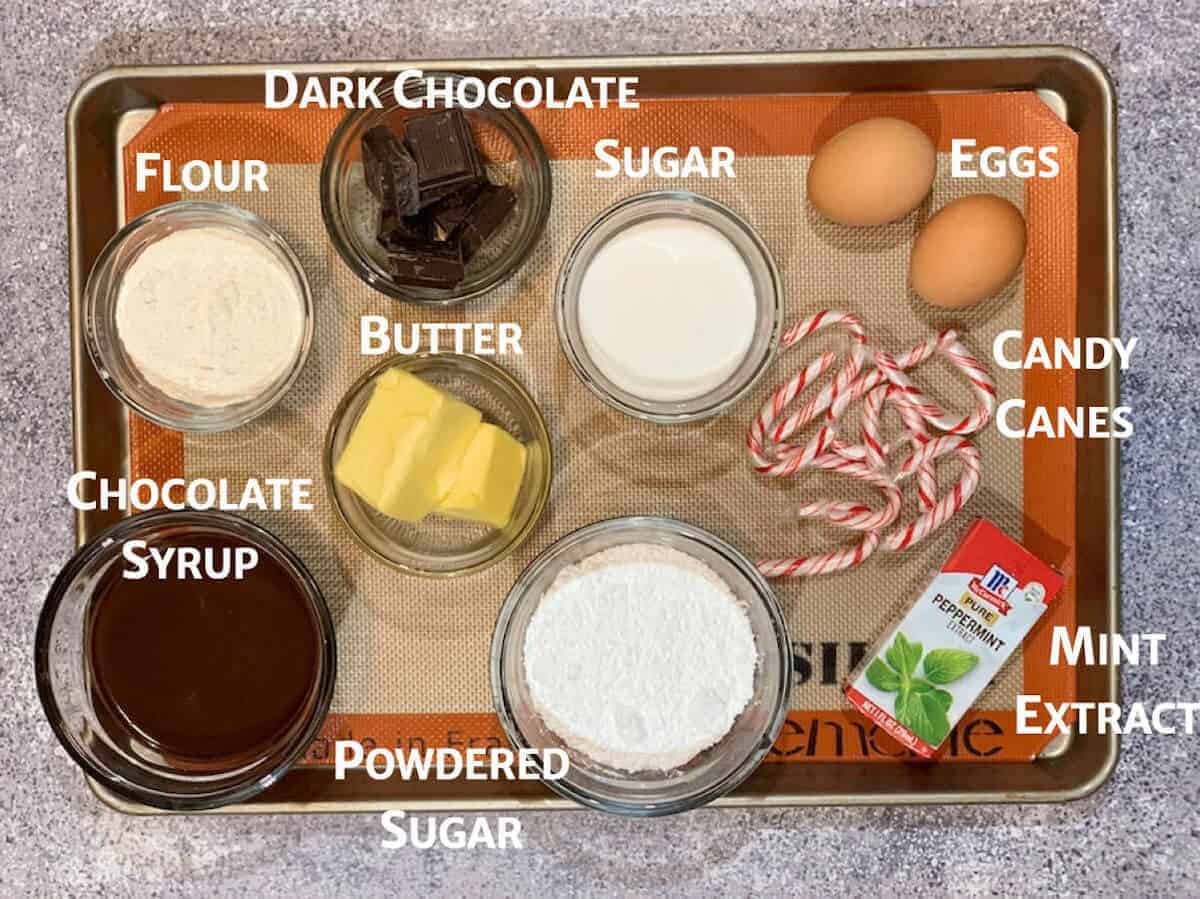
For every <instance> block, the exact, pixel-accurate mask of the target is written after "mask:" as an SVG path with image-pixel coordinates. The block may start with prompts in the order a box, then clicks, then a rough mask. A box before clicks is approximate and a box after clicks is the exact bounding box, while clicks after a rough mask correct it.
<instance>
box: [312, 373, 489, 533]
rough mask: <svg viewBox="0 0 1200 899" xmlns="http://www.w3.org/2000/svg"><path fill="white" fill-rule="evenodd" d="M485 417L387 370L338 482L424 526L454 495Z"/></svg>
mask: <svg viewBox="0 0 1200 899" xmlns="http://www.w3.org/2000/svg"><path fill="white" fill-rule="evenodd" d="M481 417H482V416H481V415H480V413H479V410H477V409H474V408H472V407H471V406H468V405H467V404H466V403H463V402H461V401H460V400H457V399H455V398H454V397H452V396H450V395H449V394H448V393H446V392H444V391H442V390H438V389H437V388H436V387H433V386H432V385H430V384H426V383H425V382H424V381H422V380H421V379H420V378H418V377H416V376H415V375H412V374H410V373H409V372H406V371H403V370H401V369H395V368H393V369H389V370H388V371H386V372H384V373H383V374H382V375H380V376H379V377H378V378H377V379H376V381H375V389H374V391H373V392H372V394H371V399H370V400H369V401H368V402H367V406H366V408H365V409H364V410H363V412H362V415H360V416H359V419H358V423H357V424H356V425H355V426H354V431H353V432H352V433H351V435H350V439H349V440H348V441H347V442H346V447H345V449H344V450H342V454H341V456H340V457H339V458H338V460H337V464H336V465H335V466H334V477H336V478H337V480H338V482H339V483H341V484H343V485H345V486H346V487H348V488H350V489H351V490H353V491H354V492H355V493H357V494H358V495H359V496H360V497H362V498H363V500H364V501H366V502H367V503H368V504H370V505H371V506H372V507H374V508H375V509H378V510H379V511H380V512H382V513H383V514H385V515H389V516H391V517H392V518H397V519H400V520H401V521H420V520H421V519H422V518H424V517H425V516H426V515H428V514H429V513H430V512H431V511H433V508H434V507H435V506H436V505H437V504H438V502H439V501H440V500H441V499H443V498H444V497H445V496H446V494H447V493H448V492H449V490H450V487H451V486H452V485H453V483H454V481H455V479H456V477H457V474H458V470H459V467H460V465H461V464H462V461H463V457H464V455H465V453H466V451H467V447H468V446H469V445H470V443H471V440H472V438H473V436H474V435H475V432H476V431H477V430H478V429H479V427H480V420H481Z"/></svg>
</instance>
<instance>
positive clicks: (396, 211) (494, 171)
mask: <svg viewBox="0 0 1200 899" xmlns="http://www.w3.org/2000/svg"><path fill="white" fill-rule="evenodd" d="M433 77H436V78H437V79H439V81H441V80H442V79H448V80H449V81H451V82H453V83H456V84H463V83H462V82H461V79H459V78H458V77H457V76H455V75H451V74H443V73H439V74H437V75H435V76H433ZM427 83H428V82H427V80H426V79H421V80H420V81H408V82H406V83H405V96H406V98H408V100H411V101H418V100H423V99H424V98H425V96H426V93H427V90H428V88H427ZM464 87H469V83H467V84H466V85H464ZM379 95H380V100H381V106H382V108H380V109H364V110H356V111H355V112H352V113H350V115H348V116H347V117H346V118H345V119H344V120H343V121H342V123H341V124H340V125H339V126H338V128H337V130H336V131H335V132H334V134H333V137H332V138H331V139H330V141H329V146H328V148H327V149H326V151H325V160H324V163H323V165H322V167H321V214H322V217H323V218H324V221H325V228H326V230H327V231H328V233H329V239H330V240H331V241H332V242H333V245H334V247H336V248H337V251H338V253H339V254H340V255H341V257H342V258H343V259H344V260H345V261H346V264H347V265H349V266H350V269H351V270H352V271H353V272H354V273H355V274H356V275H358V277H360V278H361V279H362V280H363V281H365V282H366V283H367V284H369V285H371V286H372V287H374V288H375V289H376V290H379V291H381V292H382V293H385V294H387V295H388V296H391V297H394V298H395V299H398V300H406V301H409V302H413V303H420V304H425V305H450V304H453V303H460V302H462V301H464V300H467V299H470V298H471V297H475V296H479V295H480V294H482V293H485V292H486V291H488V290H491V289H492V288H493V287H495V286H496V285H498V284H500V283H501V282H503V281H505V280H506V279H508V278H509V277H510V276H511V275H512V274H513V273H514V272H516V270H517V269H518V268H520V266H521V264H522V263H523V262H524V261H525V259H526V258H527V257H528V256H529V254H530V252H531V251H532V250H533V248H534V245H535V244H536V243H537V241H538V238H539V237H541V234H542V229H543V228H544V226H545V223H546V217H547V216H548V214H549V211H550V194H551V182H550V164H549V161H548V160H547V158H546V152H545V149H544V148H543V147H542V142H541V140H540V139H539V138H538V135H537V132H536V131H535V130H534V129H533V126H532V125H530V123H529V120H528V119H526V118H525V116H524V115H523V114H522V113H521V112H520V110H518V109H517V108H515V107H512V108H509V109H500V108H497V107H495V106H492V105H490V104H488V103H487V102H486V101H485V102H482V105H479V106H478V107H477V108H458V107H446V106H444V105H431V106H430V107H428V108H427V107H425V106H424V105H422V106H420V108H417V109H409V108H407V107H404V106H401V105H400V104H399V103H397V102H396V99H395V97H394V96H393V94H392V91H391V88H390V87H389V88H387V89H386V90H381V91H380V92H379ZM414 105H416V104H414ZM470 105H471V106H472V107H474V106H475V104H474V103H471V104H470Z"/></svg>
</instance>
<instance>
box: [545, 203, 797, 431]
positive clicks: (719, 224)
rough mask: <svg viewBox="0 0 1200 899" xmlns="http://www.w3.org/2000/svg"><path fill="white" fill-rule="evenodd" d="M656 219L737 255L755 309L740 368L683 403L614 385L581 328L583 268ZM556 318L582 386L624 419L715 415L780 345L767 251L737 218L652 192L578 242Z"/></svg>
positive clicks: (608, 214) (619, 207)
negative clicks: (715, 236) (698, 233)
mask: <svg viewBox="0 0 1200 899" xmlns="http://www.w3.org/2000/svg"><path fill="white" fill-rule="evenodd" d="M661 217H672V218H685V219H690V220H693V221H698V222H702V223H703V224H706V225H709V226H711V227H712V228H715V229H716V230H717V231H718V232H720V233H721V234H722V235H724V237H725V238H726V239H728V240H729V241H730V243H732V244H733V246H734V247H735V248H736V249H737V250H738V252H739V253H740V254H741V256H742V259H743V260H744V261H745V263H746V267H747V269H749V271H750V276H751V279H752V280H753V283H754V294H755V300H756V303H757V313H758V314H757V318H756V321H755V326H754V334H753V336H752V338H751V343H750V347H749V349H748V350H747V352H746V355H745V357H744V358H743V359H742V362H741V364H740V365H738V367H737V368H736V369H735V370H734V371H733V373H732V374H731V375H730V376H729V377H728V378H727V379H726V380H725V381H724V382H723V383H721V384H720V385H719V386H717V387H715V388H713V389H712V390H709V391H708V392H706V393H704V394H702V395H700V396H696V397H692V398H690V399H686V400H677V401H661V400H653V399H647V398H645V397H640V396H637V395H636V394H633V393H630V392H629V391H628V390H625V389H623V388H622V387H620V386H618V385H617V384H616V383H614V382H613V381H612V379H610V378H609V377H608V376H607V375H605V373H604V371H603V370H602V368H601V367H600V366H599V365H597V363H596V361H595V360H594V359H593V358H592V356H591V355H590V354H589V353H588V349H587V345H586V341H585V340H584V338H583V334H582V333H581V329H580V324H579V292H580V287H581V285H582V283H583V279H584V274H585V273H586V272H587V270H588V266H589V265H591V263H592V260H593V259H595V257H596V254H597V253H598V252H599V251H600V249H601V247H603V246H604V244H605V243H607V242H608V241H609V240H610V239H611V238H613V237H615V236H616V235H617V234H618V233H620V232H622V231H624V230H625V229H626V228H629V227H631V226H633V225H636V224H639V223H641V222H645V221H648V220H650V219H654V218H661ZM554 311H555V318H556V320H557V323H558V338H559V342H560V343H561V345H562V349H563V353H564V354H565V355H566V357H567V359H568V360H569V361H570V363H571V367H572V368H574V369H575V373H576V374H577V375H578V376H579V378H580V380H582V381H583V383H584V384H586V385H587V387H588V388H589V389H590V390H591V391H592V392H593V393H594V394H596V395H597V396H598V397H600V399H602V400H604V402H606V403H608V404H609V405H610V406H613V407H614V408H616V409H620V410H621V411H622V412H624V413H626V414H627V415H632V416H634V417H635V418H641V419H645V420H647V421H654V422H660V423H663V424H671V423H678V422H688V421H698V420H700V419H704V418H710V417H712V416H714V415H717V414H719V413H721V412H723V411H724V410H725V409H727V408H729V407H730V406H731V405H733V404H734V403H736V402H737V401H738V400H739V399H741V398H742V397H743V396H744V395H745V394H746V393H747V391H749V390H750V389H751V387H753V386H754V383H755V382H756V381H757V380H758V379H759V377H761V375H762V374H763V372H764V371H766V369H767V366H768V365H769V364H770V362H771V359H772V357H773V356H774V354H775V349H776V347H777V345H778V343H779V328H780V320H781V318H782V314H783V289H782V285H781V282H780V278H779V272H778V270H777V269H776V267H775V262H774V260H773V259H772V258H771V254H770V251H769V250H768V249H767V246H766V244H764V243H763V241H762V239H761V238H760V237H759V236H758V234H757V233H755V231H754V230H753V229H752V228H751V227H750V225H749V224H747V223H746V222H745V220H743V219H742V218H741V217H740V216H738V215H737V213H735V212H733V210H731V209H729V208H728V207H726V206H723V205H722V204H720V203H718V202H717V201H716V200H711V199H709V198H708V197H702V196H700V195H699V194H693V193H687V192H684V191H656V192H653V193H645V194H639V195H637V196H634V197H628V198H626V199H624V200H621V201H620V202H618V203H616V204H614V205H613V206H610V207H609V208H608V209H606V210H605V211H604V212H602V213H601V214H600V215H599V217H598V218H597V219H596V220H595V221H593V222H592V223H591V224H590V225H588V227H587V228H585V229H584V231H583V233H582V234H580V235H579V237H578V238H576V240H575V243H574V245H572V247H571V249H570V251H569V252H568V253H567V257H566V260H565V261H564V262H563V265H562V268H561V269H559V273H558V284H557V286H556V288H555V300H554Z"/></svg>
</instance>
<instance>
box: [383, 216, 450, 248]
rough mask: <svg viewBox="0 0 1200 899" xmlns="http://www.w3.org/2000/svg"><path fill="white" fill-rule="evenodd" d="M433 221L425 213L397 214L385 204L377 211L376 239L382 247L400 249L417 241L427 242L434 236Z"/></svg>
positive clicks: (420, 242)
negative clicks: (377, 226)
mask: <svg viewBox="0 0 1200 899" xmlns="http://www.w3.org/2000/svg"><path fill="white" fill-rule="evenodd" d="M435 230H436V229H435V228H434V225H433V222H432V221H431V220H430V219H429V218H428V217H427V216H425V215H398V214H397V213H396V210H395V209H393V208H392V207H390V206H387V205H385V206H384V207H383V208H382V209H380V211H379V228H378V230H377V231H376V239H377V240H378V241H379V244H380V246H382V247H383V248H384V249H388V250H392V249H402V248H404V247H405V246H407V245H409V244H412V243H414V242H415V243H417V244H422V243H428V242H429V241H431V240H434V239H435V238H436V236H437V235H436V233H435Z"/></svg>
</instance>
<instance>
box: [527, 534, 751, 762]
mask: <svg viewBox="0 0 1200 899" xmlns="http://www.w3.org/2000/svg"><path fill="white" fill-rule="evenodd" d="M757 663H758V651H757V649H756V647H755V643H754V633H753V631H752V630H751V628H750V619H749V617H748V616H747V614H746V610H745V608H744V607H743V606H742V605H741V604H740V603H739V602H738V599H737V597H735V596H734V594H733V592H732V591H731V590H730V589H729V586H728V585H727V584H726V583H725V582H724V581H723V580H722V579H721V578H720V576H718V575H717V574H716V572H714V571H713V570H712V569H711V568H709V567H708V566H707V565H705V564H704V563H703V562H700V561H699V560H697V559H694V558H692V557H691V556H689V555H686V554H685V553H682V552H679V551H677V550H673V549H669V548H667V547H662V546H653V545H650V544H640V543H639V544H629V545H626V546H618V547H615V548H613V549H610V550H606V551H604V552H601V553H597V554H596V555H594V556H591V557H589V558H587V559H585V560H584V561H582V562H580V563H579V564H577V565H574V566H572V567H570V568H567V569H566V570H564V571H563V572H562V573H561V574H560V575H559V576H558V577H557V578H556V579H555V581H554V583H553V584H551V585H550V588H549V590H548V591H547V592H546V595H545V596H544V597H543V598H542V602H541V604H540V605H539V606H538V608H537V610H536V611H535V612H534V614H533V616H532V618H531V619H530V622H529V628H528V630H527V631H526V634H525V678H526V681H527V683H528V685H529V691H530V694H531V698H532V700H533V705H534V708H535V710H536V711H537V712H538V714H539V715H540V716H541V717H542V720H543V721H544V722H545V723H546V726H547V727H549V728H550V729H551V730H553V731H554V732H555V733H556V734H558V736H559V737H560V738H561V739H562V740H563V741H564V742H566V743H567V744H568V745H570V746H572V747H574V748H575V749H578V750H580V751H582V752H585V753H586V754H587V755H589V756H590V757H591V758H593V759H594V760H596V761H597V762H600V763H601V764H604V765H609V766H611V767H614V768H621V769H624V770H627V771H646V770H669V769H671V768H675V767H678V766H680V765H682V764H684V763H685V762H687V761H688V760H689V759H691V758H692V757H694V756H695V755H696V754H697V753H699V752H701V751H703V750H704V749H707V748H708V747H709V746H712V745H713V744H714V743H716V742H718V741H719V740H720V739H721V738H722V737H724V736H725V734H727V733H728V732H729V730H730V728H731V727H732V726H733V722H734V720H735V719H736V718H737V716H738V715H739V714H740V713H741V712H742V710H743V709H745V707H746V705H747V704H748V703H749V702H750V700H751V698H752V697H753V694H754V671H755V668H756V666H757Z"/></svg>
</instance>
